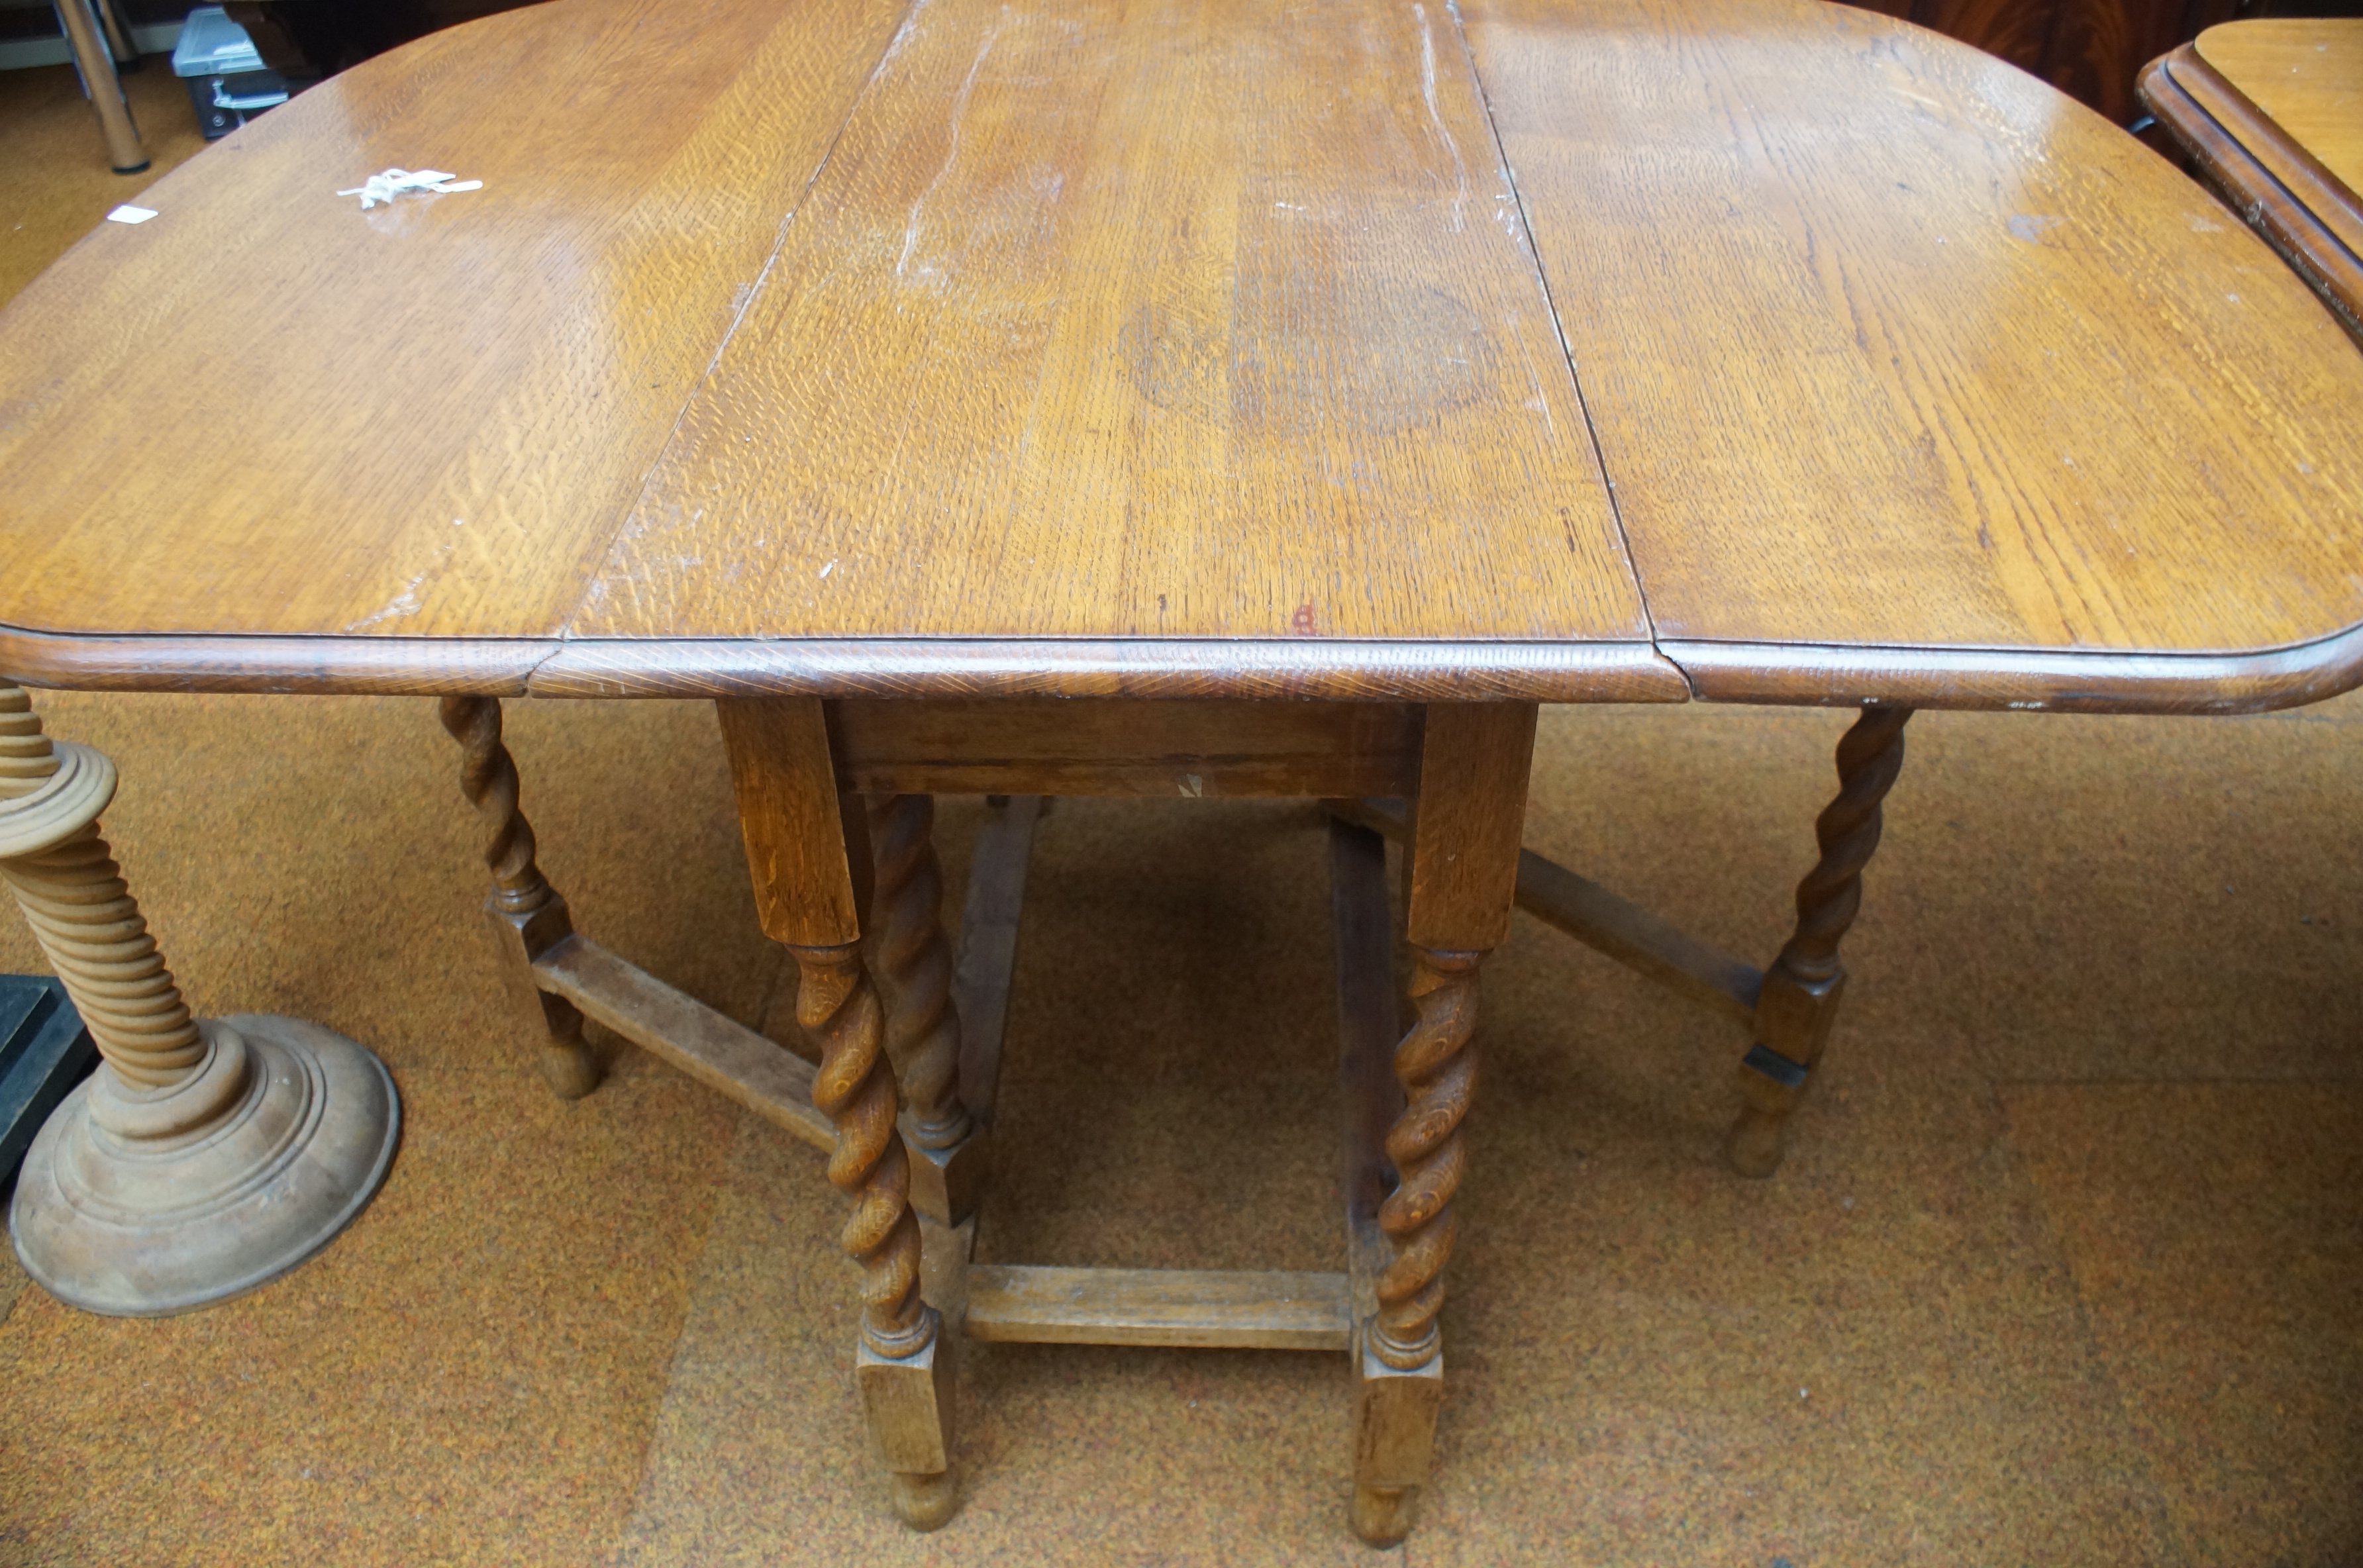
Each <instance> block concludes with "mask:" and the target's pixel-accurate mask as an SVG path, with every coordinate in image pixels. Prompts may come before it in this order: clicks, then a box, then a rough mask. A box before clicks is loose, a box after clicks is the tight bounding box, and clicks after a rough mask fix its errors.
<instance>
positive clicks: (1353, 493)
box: [574, 0, 1647, 640]
mask: <svg viewBox="0 0 2363 1568" xmlns="http://www.w3.org/2000/svg"><path fill="white" fill-rule="evenodd" d="M716 561H727V562H728V563H729V567H728V569H727V570H724V571H717V570H715V569H713V567H712V566H711V565H710V564H709V563H712V562H716ZM574 631H575V633H576V635H582V636H587V637H613V636H666V635H700V636H742V637H743V636H754V635H772V636H828V635H882V636H892V635H912V634H932V635H1004V636H1028V635H1034V636H1045V635H1048V636H1126V635H1137V636H1167V637H1170V636H1189V637H1279V636H1287V635H1311V636H1321V635H1328V636H1342V637H1388V638H1416V637H1520V638H1534V637H1549V638H1566V639H1574V640H1614V639H1620V638H1622V639H1631V640H1638V639H1642V638H1645V637H1646V636H1647V628H1646V625H1645V624H1644V622H1643V620H1642V615H1641V606H1640V600H1639V596H1638V595H1637V593H1636V591H1634V588H1633V584H1632V580H1631V576H1630V573H1629V572H1628V571H1627V570H1626V569H1625V562H1624V558H1623V552H1622V550H1621V549H1620V548H1619V547H1618V544H1617V541H1616V536H1615V528H1614V520H1613V518H1612V517H1611V515H1610V513H1609V508H1608V504H1607V496H1606V491H1605V489H1604V487H1603V484H1602V482H1601V479H1600V474H1599V470H1598V468H1597V465H1596V463H1595V460H1594V458H1593V454H1592V445H1591V442H1590V440H1589V438H1588V437H1587V436H1586V435H1585V433H1584V428H1583V417H1582V414H1581V412H1580V411H1579V409H1578V407H1577V403H1576V397H1575V387H1574V381H1573V377H1572V376H1571V375H1570V372H1569V370H1568V367H1567V363H1566V360H1565V359H1564V357H1563V356H1560V355H1559V354H1558V353H1556V352H1555V351H1554V348H1553V344H1552V334H1551V328H1550V318H1549V314H1548V308H1547V306H1546V303H1545V301H1544V298H1543V293H1542V289H1541V287H1540V286H1539V283H1538V282H1537V278H1536V276H1535V272H1534V269H1533V267H1532V265H1531V263H1530V262H1529V260H1528V259H1527V253H1526V249H1525V238H1524V235H1523V232H1522V230H1521V228H1520V226H1519V222H1518V217H1517V214H1516V210H1515V205H1514V202H1513V201H1512V198H1511V195H1510V191H1509V187H1508V184H1507V182H1505V180H1504V179H1503V175H1502V172H1501V170H1500V168H1499V165H1498V160H1496V159H1495V158H1493V157H1492V153H1491V138H1489V136H1488V135H1487V132H1486V128H1485V119H1484V116H1483V113H1482V111H1481V108H1480V107H1479V105H1478V101H1477V94H1476V90H1475V83H1474V82H1473V81H1472V80H1471V78H1470V68H1469V61H1468V56H1467V53H1466V51H1465V50H1462V49H1461V48H1460V45H1459V38H1458V35H1457V32H1456V30H1455V27H1454V22H1453V18H1452V16H1451V14H1450V12H1449V11H1448V9H1447V8H1446V6H1445V5H1444V4H1443V3H1442V0H1438V3H1437V4H1436V5H1434V6H1427V5H1425V4H1421V3H1419V0H1413V3H1412V4H1407V5H1397V4H1378V3H1370V0H1359V3H1353V4H1347V5H1337V6H1316V7H1304V8H1282V7H1281V6H1274V5H1270V4H1268V3H1265V0H1135V3H1132V4H1119V3H1117V0H1085V3H1079V4H1073V5H1068V6H1059V7H1057V8H1054V9H1049V10H1043V11H1026V10H1013V9H1006V8H1004V7H1001V6H990V5H984V4H981V3H976V4H965V5H962V4H943V3H941V0H937V3H935V4H930V5H927V6H924V7H923V8H921V9H918V10H916V11H915V12H914V13H913V15H912V19H911V21H910V23H909V24H908V25H907V26H906V28H904V33H903V34H902V36H901V38H900V39H898V41H897V44H896V47H895V50H894V53H893V57H892V58H891V59H890V61H888V63H887V64H886V66H885V67H884V68H883V69H882V71H881V72H880V73H879V78H878V81H877V82H876V83H875V84H874V85H873V86H872V87H871V90H870V92H869V93H868V94H865V95H864V97H863V99H862V102H861V104H860V106H859V107H858V108H857V109H856V110H855V112H854V115H853V117H852V120H851V122H850V123H849V125H848V126H847V127H846V129H845V134H844V136H843V137H842V138H840V140H839V142H838V149H837V151H836V153H835V155H834V156H833V157H832V158H831V159H830V160H829V164H828V167H827V169H826V171H824V172H823V174H822V176H821V178H820V181H819V182H818V183H817V184H816V186H815V189H814V192H813V196H812V199H811V201H810V202H809V203H808V204H806V206H805V208H804V211H803V212H802V213H801V214H800V215H799V216H798V219H797V222H796V224H795V226H794V227H793V229H791V230H790V232H789V235H788V237H787V243H786V245H785V246H784V247H783V248H782V250H781V252H780V255H779V258H778V260H777V261H776V263H775V264H774V266H773V268H772V270H771V277H770V279H769V281H768V282H767V284H766V286H765V288H764V290H763V292H762V294H761V295H760V298H759V299H758V300H757V301H756V303H755V304H754V305H753V307H752V308H751V309H750V310H749V315H748V319H747V320H746V322H745V323H744V324H743V325H742V326H740V327H739V329H738V333H737V334H736V335H735V336H734V337H732V339H731V342H730V345H729V347H728V348H727V349H726V350H725V351H724V353H723V355H722V359H721V362H720V364H719V365H718V366H717V367H716V372H715V375H714V377H713V379H712V381H710V382H709V383H708V385H707V386H706V387H705V388H704V390H703V391H702V392H700V393H699V395H698V397H697V398H696V400H695V401H694V402H693V403H692V404H691V405H690V408H689V411H688V413H687V414H686V415H685V416H684V418H683V421H682V431H681V435H680V436H679V437H678V438H677V439H676V440H675V442H674V443H673V445H672V447H671V449H670V450H669V451H668V453H667V454H666V457H665V458H664V460H663V461H662V462H661V463H660V464H659V465H658V468H657V470H656V472H655V473H654V474H653V475H652V476H651V478H650V480H649V486H648V489H647V491H645V492H644V493H643V494H642V496H641V497H640V500H639V502H638V505H637V506H636V507H635V509H634V511H633V513H632V515H631V518H630V520H629V521H628V522H627V525H626V527H625V531H624V535H623V537H622V539H621V541H620V542H619V544H618V547H617V548H616V554H615V556H614V557H613V558H611V559H610V561H609V562H608V564H607V565H606V567H605V569H603V570H602V571H601V573H600V576H599V580H598V581H597V582H596V583H594V586H593V588H592V591H591V594H590V596H589V598H588V599H587V600H586V601H585V602H584V605H583V610H582V614H581V615H580V616H579V617H578V619H577V621H576V623H575V626H574Z"/></svg>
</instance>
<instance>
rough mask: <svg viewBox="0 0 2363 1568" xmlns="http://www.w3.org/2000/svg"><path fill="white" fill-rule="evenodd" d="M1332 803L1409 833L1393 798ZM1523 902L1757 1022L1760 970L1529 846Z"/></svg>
mask: <svg viewBox="0 0 2363 1568" xmlns="http://www.w3.org/2000/svg"><path fill="white" fill-rule="evenodd" d="M1328 806H1329V810H1330V811H1331V812H1333V813H1335V814H1336V815H1337V816H1339V817H1342V818H1344V819H1346V820H1347V821H1349V822H1355V823H1361V824H1362V825H1363V826H1365V827H1369V828H1372V829H1374V830H1376V831H1377V832H1380V833H1382V834H1386V835H1387V836H1388V837H1390V838H1392V839H1396V840H1400V839H1402V837H1403V834H1404V832H1405V828H1404V819H1403V812H1402V810H1401V808H1400V807H1398V806H1397V805H1395V804H1394V803H1393V802H1392V801H1329V802H1328ZM1518 907H1519V908H1520V909H1522V910H1524V911H1526V912H1527V913H1528V914H1530V915H1533V916H1534V917H1535V918H1536V919H1537V920H1540V921H1544V922H1548V923H1549V924H1551V925H1554V926H1557V927H1558V928H1559V930H1561V931H1563V932H1565V933H1568V934H1569V935H1570V936H1572V937H1574V938H1575V939H1576V940H1577V941H1578V942H1581V943H1582V944H1585V945H1586V946H1588V947H1592V948H1595V949H1597V950H1598V951H1599V952H1601V953H1603V954H1605V955H1608V956H1609V957H1611V958H1614V959H1615V960H1616V961H1617V962H1618V963H1619V964H1622V965H1624V966H1625V967H1626V968H1628V969H1632V970H1635V971H1636V972H1638V973H1640V974H1642V975H1644V976H1647V977H1648V978H1650V979H1652V980H1655V981H1656V982H1657V983H1658V984H1659V985H1661V986H1663V987H1665V988H1667V989H1669V990H1671V991H1674V992H1677V993H1679V994H1680V995H1681V996H1684V997H1687V998H1689V999H1691V1000H1692V1001H1694V1002H1697V1003H1698V1004H1699V1005H1701V1006H1702V1007H1706V1008H1712V1009H1713V1010H1715V1011H1717V1012H1720V1013H1722V1014H1723V1015H1724V1016H1725V1017H1726V1018H1729V1019H1731V1020H1732V1021H1734V1022H1736V1023H1737V1024H1739V1025H1740V1026H1741V1027H1742V1028H1753V1027H1754V1026H1755V1023H1756V998H1757V993H1758V991H1760V990H1761V989H1762V988H1763V986H1764V974H1763V971H1762V970H1760V969H1758V968H1757V967H1755V966H1753V965H1750V964H1747V963H1744V962H1742V961H1741V960H1739V959H1737V958H1734V957H1733V956H1732V955H1729V954H1728V953H1725V952H1723V951H1721V950H1720V949H1718V948H1714V947H1711V946H1709V945H1708V944H1705V943H1703V942H1701V941H1699V940H1698V939H1697V938H1696V937H1693V936H1691V935H1688V934H1686V933H1683V932H1681V931H1678V930H1676V929H1675V928H1674V927H1672V926H1670V925H1669V924H1667V923H1666V922H1664V921H1662V920H1660V919H1659V918H1658V917H1657V916H1656V915H1654V914H1651V913H1650V912H1649V911H1647V910H1645V909H1643V908H1642V907H1641V906H1640V905H1638V904H1636V903H1633V902H1630V901H1629V900H1625V899H1621V898H1618V897H1617V896H1616V895H1615V894H1614V893H1612V892H1610V891H1609V890H1608V889H1605V888H1603V887H1602V886H1601V885H1600V884H1599V883H1597V882H1594V881H1592V880H1590V879H1589V878H1583V877H1579V876H1577V875H1576V874H1575V873H1574V872H1572V871H1570V870H1569V869H1568V868H1567V867H1564V866H1561V865H1559V864H1558V863H1557V862H1555V861H1550V860H1546V859H1544V858H1543V857H1542V856H1539V855H1537V854H1536V853H1535V852H1534V851H1533V850H1531V849H1526V850H1521V851H1519V853H1518Z"/></svg>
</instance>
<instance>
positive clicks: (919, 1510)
mask: <svg viewBox="0 0 2363 1568" xmlns="http://www.w3.org/2000/svg"><path fill="white" fill-rule="evenodd" d="M788 951H789V952H791V953H793V954H794V955H795V959H796V970H797V975H798V979H799V984H798V986H797V990H796V1021H798V1022H799V1023H801V1024H802V1025H803V1026H804V1032H805V1033H807V1034H808V1035H810V1036H811V1037H812V1038H813V1039H814V1040H815V1041H816V1042H818V1043H819V1045H820V1070H819V1071H818V1072H817V1073H816V1074H815V1076H814V1078H813V1104H815V1106H817V1107H819V1108H820V1110H821V1112H822V1114H823V1115H825V1116H826V1117H827V1118H828V1119H829V1121H831V1122H832V1123H834V1124H835V1126H836V1128H837V1149H836V1152H835V1153H833V1154H831V1155H830V1156H829V1162H828V1179H829V1181H830V1183H831V1184H832V1185H833V1186H835V1187H837V1189H838V1191H840V1192H843V1193H846V1194H848V1195H849V1196H850V1197H851V1198H853V1213H852V1214H851V1215H850V1216H849V1218H848V1219H847V1220H846V1223H845V1230H844V1232H843V1234H842V1235H841V1237H840V1238H839V1241H840V1242H841V1244H842V1245H843V1246H844V1248H845V1250H846V1253H848V1254H849V1256H851V1257H852V1258H853V1259H854V1260H855V1261H857V1262H858V1263H860V1264H861V1269H862V1275H863V1278H862V1290H861V1343H860V1352H859V1353H858V1354H857V1356H856V1358H855V1363H854V1375H855V1379H856V1381H857V1382H858V1383H859V1384H860V1389H861V1397H862V1402H863V1405H864V1406H865V1408H866V1409H867V1413H868V1417H869V1423H870V1431H871V1437H872V1438H873V1439H875V1440H876V1441H877V1444H878V1449H879V1452H880V1454H881V1455H882V1457H883V1459H884V1460H885V1463H886V1470H887V1475H888V1479H889V1481H890V1482H891V1484H892V1492H891V1496H892V1497H893V1505H894V1511H895V1513H896V1514H897V1515H899V1516H900V1517H901V1518H902V1519H903V1522H904V1523H905V1524H907V1525H909V1526H911V1527H912V1528H913V1529H922V1530H927V1529H937V1527H939V1526H941V1525H942V1524H943V1523H945V1521H947V1520H948V1519H949V1518H951V1517H952V1514H953V1513H954V1512H955V1511H956V1510H957V1509H958V1507H960V1494H959V1491H958V1489H957V1487H956V1486H955V1485H954V1484H953V1481H952V1477H951V1430H950V1416H951V1408H952V1394H951V1344H950V1342H949V1340H948V1339H947V1338H946V1337H945V1336H944V1335H943V1334H942V1333H941V1332H940V1330H941V1328H942V1323H943V1320H942V1318H941V1316H940V1315H939V1314H938V1313H937V1311H936V1309H934V1308H932V1307H930V1306H928V1305H926V1302H925V1301H923V1300H922V1299H921V1298H920V1296H919V1283H920V1281H919V1265H920V1238H919V1219H918V1215H917V1214H916V1213H915V1211H914V1210H913V1209H912V1208H911V1203H910V1187H911V1160H910V1156H909V1154H908V1153H907V1151H906V1150H905V1149H904V1143H903V1135H902V1133H901V1132H899V1131H897V1130H896V1127H895V1115H894V1111H895V1088H894V1068H893V1063H892V1062H891V1061H890V1060H889V1059H888V1057H887V1055H886V1042H885V1033H886V1031H885V1016H884V1010H883V1009H882V1007H881V1006H880V1005H879V1000H878V993H877V991H876V990H875V989H874V988H872V987H871V983H870V977H869V974H868V972H867V971H866V970H865V969H864V968H863V967H862V964H861V949H860V945H859V944H845V945H843V946H836V947H802V946H794V945H791V946H790V947H789V949H788Z"/></svg>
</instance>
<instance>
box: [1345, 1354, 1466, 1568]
mask: <svg viewBox="0 0 2363 1568" xmlns="http://www.w3.org/2000/svg"><path fill="white" fill-rule="evenodd" d="M1355 1363H1356V1364H1355V1376H1354V1502H1353V1510H1352V1513H1351V1515H1350V1516H1349V1519H1350V1522H1351V1523H1352V1525H1353V1527H1354V1533H1355V1534H1356V1535H1359V1536H1360V1537H1361V1538H1362V1539H1363V1540H1366V1541H1368V1542H1370V1544H1371V1545H1372V1546H1393V1545H1395V1544H1396V1543H1397V1542H1399V1541H1401V1540H1403V1537H1404V1536H1406V1535H1409V1534H1410V1533H1411V1527H1412V1526H1413V1525H1414V1523H1416V1522H1417V1520H1418V1518H1419V1494H1420V1488H1421V1487H1423V1486H1425V1485H1427V1476H1428V1472H1429V1470H1430V1469H1431V1468H1432V1467H1433V1465H1434V1463H1435V1458H1436V1418H1437V1412H1438V1411H1440V1410H1441V1409H1443V1408H1444V1357H1443V1355H1442V1354H1441V1353H1438V1354H1436V1355H1432V1356H1430V1357H1429V1358H1428V1359H1427V1361H1426V1362H1425V1363H1424V1364H1421V1365H1419V1366H1416V1367H1412V1368H1409V1369H1405V1368H1402V1367H1395V1366H1390V1365H1388V1364H1386V1363H1385V1362H1384V1361H1382V1360H1381V1359H1380V1358H1379V1357H1378V1356H1377V1355H1375V1354H1373V1353H1371V1352H1370V1349H1369V1348H1367V1347H1365V1348H1363V1349H1361V1350H1360V1351H1359V1353H1358V1354H1357V1355H1356V1357H1355Z"/></svg>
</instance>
